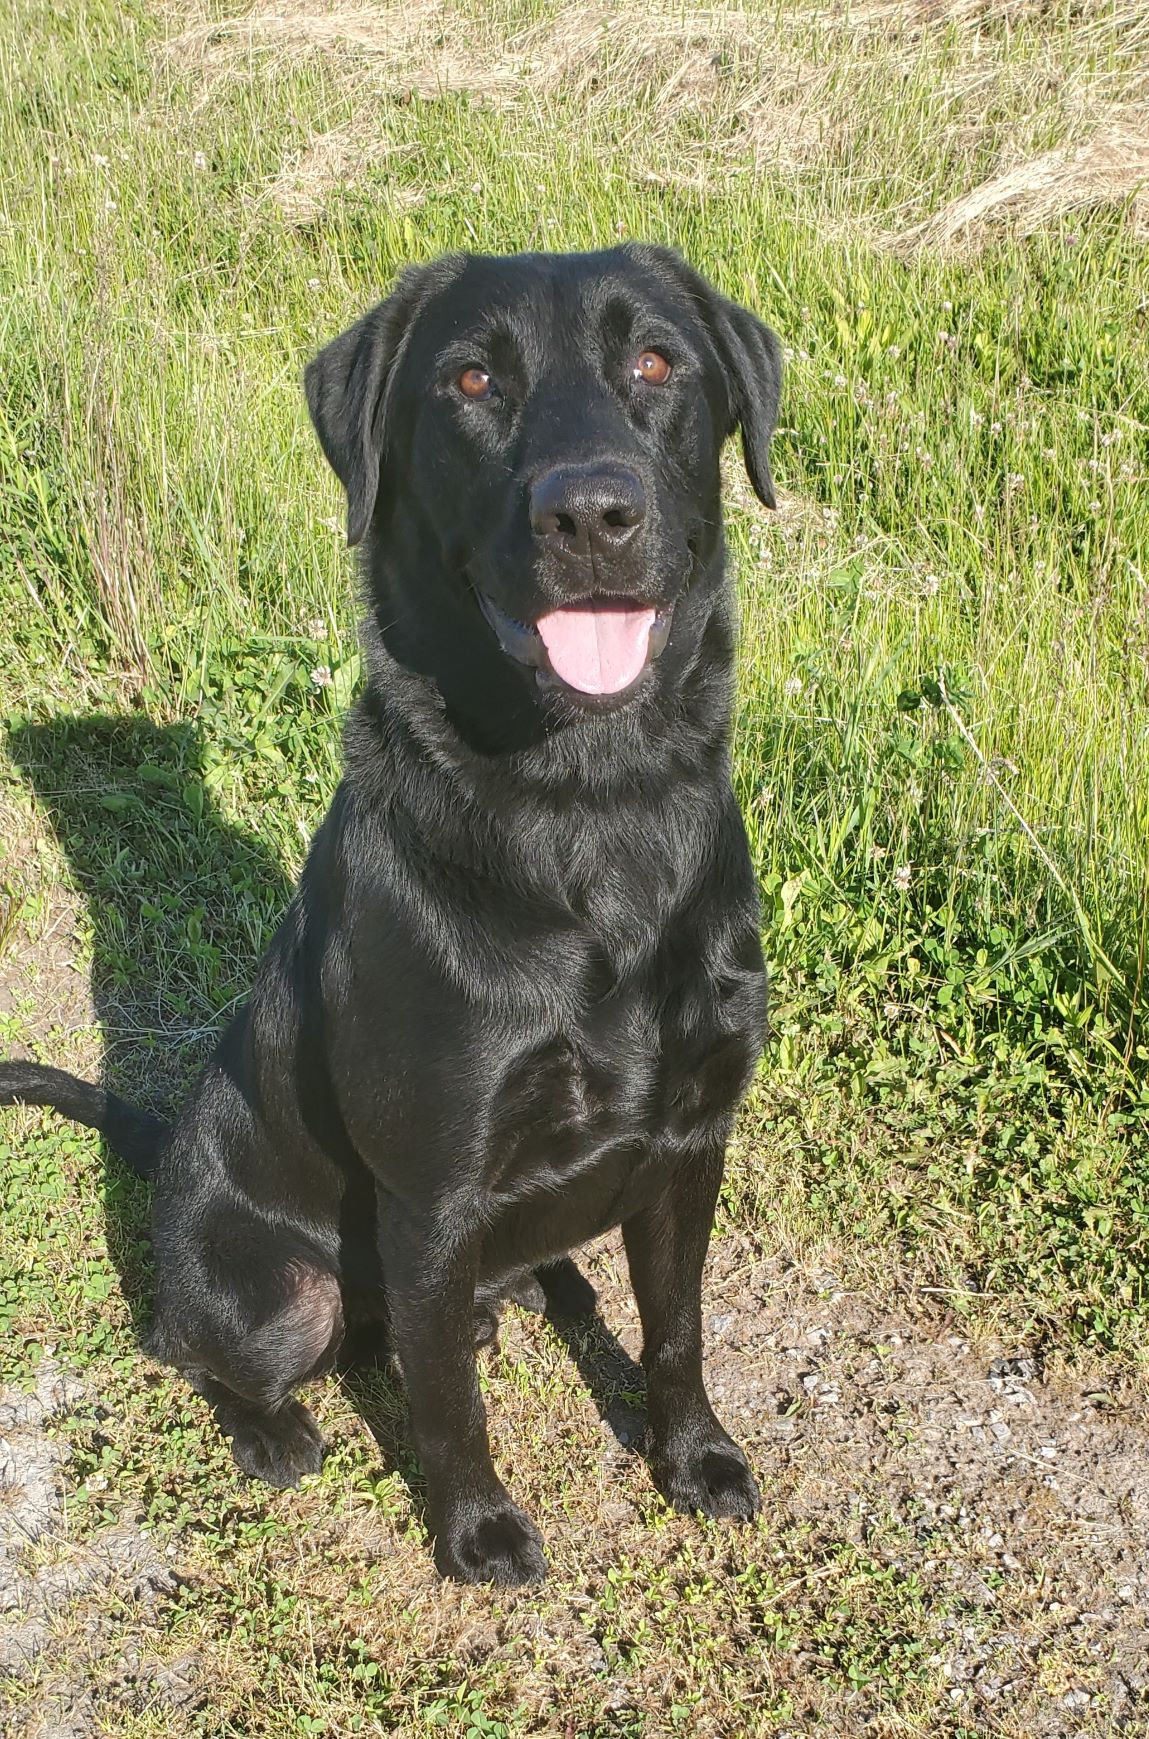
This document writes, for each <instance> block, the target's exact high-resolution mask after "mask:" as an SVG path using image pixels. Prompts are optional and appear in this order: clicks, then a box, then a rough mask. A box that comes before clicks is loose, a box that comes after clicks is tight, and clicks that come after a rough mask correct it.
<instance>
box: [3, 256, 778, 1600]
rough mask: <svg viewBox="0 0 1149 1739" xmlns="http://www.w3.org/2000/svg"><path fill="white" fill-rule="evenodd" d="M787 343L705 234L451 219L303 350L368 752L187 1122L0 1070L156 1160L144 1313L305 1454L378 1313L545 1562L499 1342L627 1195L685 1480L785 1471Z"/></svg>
mask: <svg viewBox="0 0 1149 1739" xmlns="http://www.w3.org/2000/svg"><path fill="white" fill-rule="evenodd" d="M781 377H782V360H781V350H780V346H779V343H778V340H777V338H776V337H775V335H774V334H773V333H772V332H771V331H770V330H769V329H768V328H767V327H766V326H765V325H763V323H762V322H761V321H760V320H759V319H758V318H757V317H756V316H755V315H754V314H752V313H750V312H749V311H747V310H746V309H745V308H742V307H740V306H738V305H736V304H735V303H733V302H731V301H729V300H727V299H726V298H725V297H724V296H722V295H720V294H719V293H718V292H717V291H716V290H715V289H713V288H712V287H711V286H710V285H709V284H708V283H707V282H706V281H705V280H704V279H703V278H702V277H700V276H699V275H698V274H697V273H696V272H695V271H694V270H693V269H692V268H691V267H690V266H688V265H687V264H686V263H685V262H684V261H683V260H682V259H681V258H680V257H679V256H678V255H677V254H676V253H674V252H672V251H671V250H669V249H664V248H660V247H654V246H641V245H632V244H626V245H622V246H618V247H614V248H611V249H608V250H605V251H602V252H595V253H584V254H544V253H537V254H522V255H516V256H511V257H507V258H499V257H492V256H475V255H463V254H457V255H452V256H449V257H445V258H442V259H439V260H437V261H434V262H432V263H430V264H426V265H421V266H412V267H409V268H407V269H406V270H405V271H404V272H403V273H402V275H401V276H400V278H399V280H398V282H397V284H396V286H395V288H394V290H393V293H392V294H391V295H390V296H389V297H388V298H387V300H385V301H383V302H382V303H380V304H379V305H378V306H377V307H376V308H374V309H373V310H372V311H371V312H370V313H368V314H367V315H366V316H365V317H364V318H362V319H361V320H360V321H359V322H358V324H356V325H354V326H352V327H351V328H350V330H348V331H347V332H345V333H343V334H342V336H341V337H338V338H336V339H335V340H334V341H333V342H331V343H329V344H328V345H327V347H326V348H325V349H323V350H321V351H320V352H319V354H318V355H317V356H316V357H315V358H314V359H313V360H312V361H311V362H310V363H309V365H308V367H307V369H306V374H305V388H306V396H307V402H308V406H309V409H310V413H311V417H312V420H313V422H314V425H315V429H316V431H317V434H318V436H319V440H320V443H321V445H322V447H323V451H324V453H325V454H326V456H327V458H328V460H329V461H330V464H331V466H332V468H333V469H334V471H335V473H336V475H337V476H338V478H339V480H340V482H341V483H342V485H343V488H344V490H345V492H346V497H347V538H348V542H349V544H351V545H357V546H359V548H360V560H361V571H362V578H363V584H364V589H365V594H366V607H367V616H366V621H365V624H364V630H363V647H364V663H365V670H366V680H365V689H364V693H363V695H362V698H361V699H360V700H359V701H358V703H357V705H356V706H355V707H354V709H353V710H352V712H351V715H350V718H349V720H348V722H347V725H346V735H345V774H344V777H343V780H342V782H341V784H340V786H339V788H338V790H337V792H336V795H335V798H334V801H333V802H332V805H331V808H330V810H329V812H328V814H327V816H326V818H325V820H324V822H323V824H322V826H321V827H320V829H319V831H318V833H317V835H316V837H315V840H314V842H313V844H312V847H311V851H310V854H309V857H308V860H307V864H306V867H305V869H304V871H303V874H302V877H301V879H300V882H299V885H298V888H297V890H296V893H295V895H294V897H293V899H292V901H291V903H290V905H289V907H288V909H287V912H286V915H285V916H284V918H283V920H282V923H281V924H280V927H279V929H278V931H277V932H276V934H275V936H274V938H273V940H272V942H271V944H270V946H269V948H268V950H267V953H266V954H265V956H264V957H263V959H262V961H261V963H260V965H259V967H258V969H257V972H256V976H255V982H254V986H253V989H252V992H251V996H250V999H249V1001H248V1002H247V1004H246V1005H245V1006H244V1008H243V1009H242V1010H241V1011H240V1013H239V1014H237V1016H236V1017H235V1019H234V1020H233V1021H232V1023H231V1025H230V1026H229V1027H228V1028H227V1030H226V1031H225V1033H224V1034H223V1037H222V1039H221V1041H220V1043H219V1046H218V1049H217V1050H216V1052H215V1055H214V1057H213V1058H212V1060H211V1061H210V1062H209V1063H208V1065H207V1067H206V1069H205V1070H204V1072H203V1074H202V1075H201V1077H200V1078H199V1080H198V1083H197V1084H196V1085H195V1087H194V1088H193V1090H192V1092H191V1095H190V1099H189V1101H188V1102H187V1104H186V1106H185V1108H184V1109H183V1111H182V1113H181V1114H180V1115H179V1117H178V1118H177V1119H176V1121H175V1122H174V1124H173V1125H172V1126H170V1127H168V1126H166V1125H165V1124H163V1123H162V1122H160V1121H159V1120H158V1119H156V1118H154V1117H153V1116H151V1115H150V1114H149V1113H146V1112H144V1111H140V1110H138V1109H136V1108H134V1107H132V1106H130V1105H128V1104H127V1103H126V1102H125V1101H123V1100H121V1099H119V1098H117V1097H116V1096H115V1095H113V1094H110V1093H105V1092H104V1091H103V1090H101V1089H99V1088H97V1087H95V1086H92V1085H90V1084H88V1083H85V1082H82V1081H79V1080H78V1079H77V1078H75V1077H74V1076H70V1075H67V1074H64V1073H63V1072H62V1071H59V1070H54V1069H49V1068H46V1067H41V1066H40V1065H37V1064H32V1063H20V1062H13V1063H8V1064H5V1065H3V1067H2V1068H0V1100H2V1101H3V1102H5V1103H10V1102H13V1101H17V1100H20V1101H24V1102H26V1103H33V1104H40V1105H51V1106H55V1107H56V1108H57V1109H59V1110H60V1111H62V1112H64V1113H66V1114H67V1115H68V1116H70V1117H73V1118H75V1119H77V1120H78V1121H80V1122H82V1123H86V1124H88V1125H90V1126H92V1127H94V1128H96V1129H99V1130H101V1131H102V1132H103V1134H104V1135H105V1136H106V1138H107V1140H108V1141H109V1143H110V1144H111V1146H112V1147H113V1148H115V1149H117V1150H118V1152H119V1153H120V1154H121V1155H122V1156H123V1158H124V1159H125V1160H126V1161H127V1162H128V1163H129V1164H130V1165H132V1166H133V1167H134V1168H135V1169H136V1170H137V1171H138V1172H140V1173H141V1174H143V1175H145V1176H148V1177H151V1178H153V1179H154V1182H155V1193H154V1208H153V1242H154V1254H155V1264H156V1298H155V1316H154V1327H153V1329H152V1330H151V1335H150V1340H149V1343H148V1344H149V1350H150V1351H151V1352H152V1353H153V1354H154V1355H155V1356H156V1357H157V1358H159V1359H160V1360H162V1361H164V1362H166V1363H168V1364H170V1365H173V1366H175V1367H177V1368H178V1369H180V1370H182V1371H183V1372H185V1373H186V1374H187V1376H188V1377H189V1378H190V1380H191V1382H192V1383H193V1385H194V1386H195V1388H196V1389H198V1391H199V1392H200V1393H201V1394H202V1395H203V1396H205V1397H206V1398H207V1399H208V1401H209V1402H211V1403H212V1405H213V1406H214V1408H215V1411H216V1414H217V1417H218V1419H219V1423H220V1425H221V1428H222V1429H223V1431H224V1432H225V1433H226V1434H227V1435H228V1436H229V1437H230V1438H231V1441H232V1447H233V1452H234V1455H235V1459H236V1461H237V1462H238V1463H239V1465H240V1467H241V1468H243V1469H244V1470H245V1471H246V1472H248V1473H249V1474H251V1475H255V1476H257V1477H259V1478H262V1479H264V1480H268V1481H270V1482H271V1483H272V1484H273V1485H278V1486H289V1485H292V1484H295V1483H297V1482H298V1480H299V1479H300V1477H301V1476H302V1475H304V1474H308V1473H312V1472H314V1471H316V1470H317V1469H318V1468H319V1466H320V1465H321V1460H322V1454H323V1445H322V1442H321V1439H320V1437H319V1433H318V1430H317V1428H316V1426H315V1423H314V1421H313V1420H312V1418H311V1415H310V1414H309V1413H308V1412H307V1411H306V1409H305V1408H304V1407H303V1406H302V1405H301V1404H300V1403H299V1402H298V1401H297V1400H296V1399H294V1391H295V1390H296V1389H298V1388H299V1387H300V1385H302V1384H305V1383H306V1382H308V1381H309V1379H311V1378H313V1377H315V1376H316V1375H317V1374H318V1373H320V1372H322V1371H323V1370H325V1369H327V1368H329V1367H330V1365H331V1364H332V1362H333V1360H334V1358H335V1355H336V1352H337V1350H338V1348H339V1346H340V1343H341V1341H342V1339H343V1336H344V1334H345V1332H346V1331H347V1329H348V1328H349V1327H350V1326H354V1325H364V1324H367V1325H377V1330H376V1331H371V1332H377V1333H378V1335H379V1336H380V1338H381V1340H384V1339H385V1344H386V1345H387V1346H388V1347H389V1348H390V1349H391V1352H392V1354H393V1356H394V1357H395V1358H396V1360H397V1362H398V1365H399V1368H400V1371H401V1373H402V1378H403V1382H404V1385H405V1389H406V1393H407V1398H408V1402H409V1408H410V1419H411V1428H412V1433H413V1437H414V1442H415V1446H416V1448H417V1451H418V1454H419V1457H420V1461H421V1464H422V1468H423V1473H424V1476H425V1480H426V1493H427V1513H428V1520H429V1524H430V1529H431V1533H432V1535H433V1539H434V1552H435V1560H436V1563H437V1565H438V1567H439V1569H440V1571H441V1572H442V1573H443V1574H445V1575H447V1576H450V1577H454V1578H457V1579H460V1580H463V1581H467V1582H495V1583H502V1584H519V1583H529V1582H534V1581H537V1580H540V1579H541V1578H542V1577H543V1576H544V1575H545V1572H546V1559H545V1556H544V1553H543V1547H542V1542H541V1540H540V1537H539V1535H538V1533H537V1531H536V1529H535V1527H534V1525H533V1524H532V1522H531V1521H530V1519H529V1518H528V1517H527V1516H526V1515H525V1514H524V1512H523V1511H522V1510H521V1509H520V1508H518V1507H517V1505H516V1504H515V1503H514V1502H513V1501H512V1499H511V1497H510V1496H509V1494H508V1492H507V1491H506V1489H505V1487H504V1486H503V1484H502V1483H501V1481H500V1480H499V1478H498V1475H497V1474H496V1472H495V1469H494V1467H493V1465H492V1461H491V1455H490V1449H489V1446H488V1440H487V1431H486V1422H485V1414H484V1408H483V1402H482V1399H481V1397H480V1392H479V1385H478V1381H477V1376H476V1370H475V1354H474V1347H475V1344H476V1342H477V1341H480V1342H481V1341H482V1340H484V1339H487V1338H490V1334H491V1332H492V1327H493V1324H494V1322H495V1319H496V1316H497V1311H498V1308H499V1306H500V1304H501V1303H502V1302H503V1301H504V1300H506V1299H508V1298H519V1299H521V1300H522V1301H523V1302H525V1303H527V1304H528V1305H532V1304H533V1305H534V1306H535V1307H538V1306H540V1305H545V1306H546V1307H548V1308H550V1309H551V1310H552V1311H554V1312H559V1313H563V1312H566V1313H579V1312H584V1311H591V1310H593V1308H594V1302H595V1299H594V1293H593V1291H592V1289H591V1288H590V1286H589V1285H588V1283H587V1282H586V1281H585V1279H584V1278H583V1277H582V1276H581V1274H580V1273H579V1271H578V1269H577V1268H576V1267H575V1265H574V1263H573V1262H572V1261H571V1260H570V1255H569V1253H570V1252H571V1251H573V1250H575V1249H577V1248H578V1246H580V1245H582V1244H584V1243H585V1242H586V1241H587V1240H588V1239H591V1238H594V1237H596V1236H597V1235H598V1234H600V1233H602V1232H605V1231H607V1230H608V1229H609V1228H611V1227H614V1226H619V1225H621V1228H622V1233H623V1238H624V1242H625V1247H626V1253H627V1260H628V1264H629V1268H630V1275H631V1281H632V1284H633V1286H634V1291H635V1294H636V1297H637V1301H638V1306H639V1312H640V1316H641V1320H642V1331H643V1364H644V1368H645V1373H646V1383H647V1417H648V1455H649V1464H650V1468H651V1472H652V1475H653V1477H654V1480H655V1482H656V1483H657V1485H658V1486H659V1488H660V1489H661V1491H662V1492H663V1493H664V1494H665V1496H666V1498H667V1499H668V1500H669V1502H670V1503H671V1504H672V1505H674V1506H675V1507H676V1508H677V1509H680V1510H684V1511H687V1512H692V1513H693V1512H697V1511H701V1512H702V1513H703V1514H704V1515H708V1516H728V1517H733V1518H738V1519H750V1518H751V1517H753V1516H754V1515H755V1514H756V1513H757V1511H758V1509H759V1507H760V1499H759V1494H758V1488H757V1485H756V1483H755V1480H754V1477H753V1475H752V1473H751V1471H750V1468H749V1466H748V1464H747V1461H746V1458H745V1456H744V1454H743V1453H742V1451H741V1449H740V1448H738V1446H737V1445H736V1444H735V1443H734V1442H733V1441H732V1439H731V1438H730V1437H729V1436H728V1434H727V1433H726V1431H725V1430H724V1429H723V1428H722V1426H721V1425H720V1424H719V1422H718V1420H717V1418H716V1416H715V1414H714V1411H713V1409H712V1407H711V1405H710V1402H709V1400H708V1398H707V1394H706V1390H705V1387H704V1382H703V1373H702V1346H701V1282H702V1270H703V1263H704V1259H705V1255H706V1249H707V1244H708V1241H709V1236H710V1228H711V1224H712V1221H713V1216H714V1210H715V1203H716V1200H717V1196H718V1191H719V1186H720V1182H721V1178H722V1171H723V1161H724V1150H725V1146H726V1141H727V1136H728V1133H729V1130H730V1126H731V1122H732V1119H733V1116H734V1114H735V1111H736V1109H737V1106H738V1104H739V1101H740V1099H741V1098H742V1096H743V1094H744V1092H745V1090H746V1087H747V1085H748V1083H749V1080H750V1078H751V1075H752V1073H753V1070H754V1068H755V1065H756V1062H757V1059H758V1056H759V1054H760V1050H761V1046H762V1037H763V1030H764V1022H765V979H764V973H763V964H762V954H761V945H760V937H759V912H758V897H757V886H756V881H755V876H754V874H753V870H752V866H751V862H750V856H749V851H748V847H747V842H746V835H745V831H744V828H743V824H742V819H741V816H740V813H739V810H738V807H737V804H736V801H735V797H734V793H733V789H732V786H731V777H730V725H731V706H732V688H733V667H734V649H735V612H734V602H733V595H732V586H731V582H730V580H729V577H728V575H727V573H726V569H725V556H724V542H723V528H722V512H721V503H720V477H719V454H720V449H721V448H722V445H723V442H724V441H725V440H726V438H727V437H728V436H729V435H731V434H732V433H733V432H734V431H735V430H736V429H740V430H741V436H742V445H743V452H744V457H745V462H746V468H747V472H748V474H749V478H750V481H751V484H752V486H753V488H754V490H755V492H756V493H757V495H758V497H759V498H760V500H761V501H762V502H763V503H764V504H765V505H766V506H768V507H773V506H774V505H775V500H774V488H773V483H772V480H771V473H770V466H769V446H770V439H771V435H772V433H773V429H774V424H775V420H776V417H777V410H778V399H779V392H780V387H781Z"/></svg>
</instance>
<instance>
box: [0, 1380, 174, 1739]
mask: <svg viewBox="0 0 1149 1739" xmlns="http://www.w3.org/2000/svg"><path fill="white" fill-rule="evenodd" d="M87 1400H88V1397H87V1396H86V1394H85V1392H84V1388H83V1385H82V1384H80V1383H78V1382H77V1381H75V1379H73V1378H71V1377H69V1376H67V1375H66V1374H65V1373H64V1372H62V1371H61V1370H60V1369H59V1367H58V1366H57V1365H55V1364H54V1363H53V1362H52V1361H51V1360H50V1359H45V1360H44V1361H43V1362H42V1363H41V1365H40V1367H39V1369H38V1371H37V1374H36V1379H35V1385H34V1387H32V1388H30V1389H22V1388H16V1387H10V1388H6V1389H2V1390H0V1713H2V1714H4V1728H3V1730H4V1732H5V1733H6V1734H10V1735H12V1739H16V1735H24V1734H27V1735H33V1734H35V1735H41V1736H42V1735H51V1736H52V1739H87V1735H89V1734H93V1733H96V1732H105V1731H107V1729H106V1727H105V1726H104V1725H103V1724H102V1723H101V1721H100V1718H99V1712H98V1710H97V1707H96V1699H95V1697H94V1695H93V1687H94V1684H95V1683H96V1682H97V1681H98V1682H99V1683H100V1685H101V1688H102V1694H103V1695H104V1696H105V1697H107V1696H111V1699H112V1701H113V1702H114V1703H115V1704H117V1705H118V1706H120V1707H124V1708H139V1707H144V1706H147V1707H150V1708H153V1709H154V1708H157V1707H159V1708H169V1709H176V1708H179V1707H180V1706H183V1705H186V1704H188V1703H189V1702H192V1701H193V1700H195V1698H196V1696H197V1690H196V1683H197V1677H198V1674H197V1662H196V1660H195V1659H194V1657H192V1656H187V1657H185V1658H184V1659H182V1660H180V1661H179V1662H177V1663H176V1665H175V1666H174V1667H173V1666H172V1665H170V1664H168V1663H165V1662H163V1661H161V1660H159V1659H158V1658H156V1657H155V1656H154V1655H153V1654H152V1653H151V1652H150V1650H149V1646H148V1630H149V1621H150V1620H152V1619H153V1618H154V1615H155V1614H156V1612H157V1610H158V1608H159V1606H160V1604H161V1602H162V1600H163V1598H164V1596H165V1595H168V1594H170V1593H171V1592H172V1591H173V1590H174V1588H175V1586H176V1581H175V1577H174V1575H173V1573H172V1570H171V1568H170V1566H169V1565H168V1564H166V1563H165V1562H164V1560H163V1559H162V1558H161V1557H160V1555H159V1553H158V1552H157V1551H156V1548H155V1546H154V1545H153V1543H152V1541H151V1540H150V1539H149V1537H148V1536H147V1534H146V1533H144V1532H143V1531H142V1529H141V1527H140V1525H139V1519H138V1517H137V1516H135V1515H133V1514H131V1513H128V1512H126V1511H125V1513H124V1514H123V1515H122V1516H121V1518H120V1519H119V1521H118V1522H117V1523H115V1524H114V1525H112V1526H110V1527H105V1528H102V1529H101V1530H100V1531H99V1532H98V1533H96V1534H94V1535H93V1536H92V1537H91V1538H90V1539H89V1540H88V1541H87V1542H86V1543H85V1544H82V1545H81V1544H79V1543H77V1542H76V1541H74V1540H73V1539H72V1537H71V1530H70V1527H69V1521H68V1510H67V1501H66V1466H67V1461H68V1455H69V1452H68V1449H67V1447H66V1445H65V1444H64V1443H62V1442H61V1441H60V1440H59V1439H58V1438H57V1437H56V1436H55V1435H54V1434H53V1430H52V1427H53V1423H54V1422H56V1421H60V1420H62V1419H64V1418H66V1417H67V1415H69V1414H70V1413H73V1412H74V1411H76V1409H77V1408H79V1407H82V1406H84V1405H85V1404H86V1403H87ZM153 1634H154V1633H153ZM5 1711H6V1712H5Z"/></svg>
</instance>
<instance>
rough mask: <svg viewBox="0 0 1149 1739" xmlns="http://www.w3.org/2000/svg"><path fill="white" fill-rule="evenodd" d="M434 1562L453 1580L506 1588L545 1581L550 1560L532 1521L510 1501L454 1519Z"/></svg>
mask: <svg viewBox="0 0 1149 1739" xmlns="http://www.w3.org/2000/svg"><path fill="white" fill-rule="evenodd" d="M435 1563H436V1565H437V1567H438V1569H439V1571H440V1573H441V1574H442V1575H443V1576H449V1577H450V1578H451V1580H452V1581H454V1582H497V1583H498V1584H500V1586H502V1587H504V1588H517V1587H521V1586H522V1585H523V1584H524V1583H528V1582H543V1581H545V1580H546V1574H547V1560H546V1556H545V1554H544V1552H543V1542H542V1540H541V1538H540V1537H539V1533H538V1530H537V1528H536V1527H535V1525H534V1523H533V1522H532V1521H531V1520H530V1518H529V1517H528V1516H525V1515H524V1514H523V1512H522V1510H521V1509H519V1508H518V1507H517V1506H516V1505H515V1504H513V1503H512V1502H511V1500H510V1498H504V1499H503V1500H502V1501H501V1502H498V1501H495V1502H492V1503H491V1504H489V1505H488V1506H484V1507H483V1508H479V1507H478V1506H468V1508H467V1510H466V1512H465V1513H463V1514H460V1515H458V1516H455V1517H452V1518H451V1519H450V1520H449V1521H448V1522H447V1523H446V1524H445V1525H444V1527H443V1528H442V1529H441V1530H440V1532H439V1534H438V1535H437V1537H436V1540H435Z"/></svg>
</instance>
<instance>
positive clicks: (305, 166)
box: [259, 124, 423, 224]
mask: <svg viewBox="0 0 1149 1739" xmlns="http://www.w3.org/2000/svg"><path fill="white" fill-rule="evenodd" d="M409 155H410V148H409V147H404V146H399V145H395V144H392V143H391V142H389V141H387V140H382V139H377V138H374V137H372V136H371V134H370V133H368V132H365V131H364V130H362V129H361V128H358V127H356V126H354V125H351V124H349V125H347V126H343V127H335V128H333V129H332V130H331V131H330V132H328V133H320V134H318V135H317V136H316V137H315V138H314V139H313V140H312V141H311V144H310V145H308V146H307V148H306V149H305V150H303V151H298V152H296V153H295V154H294V155H293V156H291V157H290V158H288V160H287V161H286V162H285V163H284V165H283V168H282V169H281V170H280V171H279V174H278V175H276V176H275V177H274V178H273V179H272V180H271V181H270V182H268V183H267V185H266V186H265V187H264V189H263V191H262V192H261V194H260V196H259V197H260V199H261V200H264V199H270V200H271V201H273V203H274V204H275V205H276V206H277V207H278V208H279V210H280V211H281V212H282V214H283V216H284V217H285V218H286V219H287V221H288V223H293V224H305V223H311V222H312V221H313V220H314V219H315V218H317V217H318V216H319V215H320V214H321V212H322V211H323V210H324V207H325V206H326V204H327V201H328V200H329V198H330V197H331V195H332V194H333V193H334V192H335V191H336V190H337V189H338V188H348V187H357V186H358V185H359V184H360V183H361V182H362V181H363V179H364V177H365V176H367V175H369V174H371V173H373V172H374V171H376V170H380V169H385V168H386V167H388V166H389V165H393V164H395V163H396V162H397V161H398V160H401V159H403V158H405V157H408V156H409ZM388 198H389V199H390V202H391V205H392V207H393V208H394V209H395V210H396V211H410V210H413V209H414V208H415V207H416V206H418V205H421V204H422V202H423V195H422V193H421V192H420V190H419V189H418V187H415V186H412V185H411V182H410V180H409V179H405V180H404V181H403V182H401V183H400V182H398V181H395V180H393V181H391V182H390V183H389V186H388Z"/></svg>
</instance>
